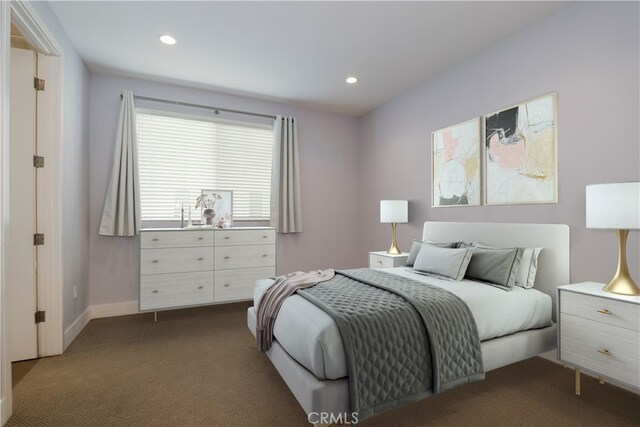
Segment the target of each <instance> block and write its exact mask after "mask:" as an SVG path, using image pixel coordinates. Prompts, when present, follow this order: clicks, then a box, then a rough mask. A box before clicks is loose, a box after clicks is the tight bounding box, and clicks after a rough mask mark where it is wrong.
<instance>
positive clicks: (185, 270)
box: [140, 227, 276, 311]
mask: <svg viewBox="0 0 640 427" xmlns="http://www.w3.org/2000/svg"><path fill="white" fill-rule="evenodd" d="M275 274H276V232H275V229H274V228H270V227H247V228H231V229H201V228H183V229H179V228H178V229H176V228H165V229H162V228H160V229H143V230H142V232H141V240H140V310H141V311H145V310H162V309H169V308H177V307H187V306H194V305H202V304H212V303H218V302H231V301H241V300H248V299H251V298H252V297H253V288H254V285H255V282H256V280H258V279H263V278H268V277H273V276H275Z"/></svg>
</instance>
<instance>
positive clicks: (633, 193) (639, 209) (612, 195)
mask: <svg viewBox="0 0 640 427" xmlns="http://www.w3.org/2000/svg"><path fill="white" fill-rule="evenodd" d="M587 228H606V229H615V230H638V229H640V182H625V183H620V184H595V185H587Z"/></svg>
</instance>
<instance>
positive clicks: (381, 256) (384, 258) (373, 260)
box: [369, 251, 409, 268]
mask: <svg viewBox="0 0 640 427" xmlns="http://www.w3.org/2000/svg"><path fill="white" fill-rule="evenodd" d="M408 257H409V253H407V252H402V253H401V254H400V255H390V254H388V253H387V252H386V251H381V252H369V268H392V267H402V266H404V265H407V258H408Z"/></svg>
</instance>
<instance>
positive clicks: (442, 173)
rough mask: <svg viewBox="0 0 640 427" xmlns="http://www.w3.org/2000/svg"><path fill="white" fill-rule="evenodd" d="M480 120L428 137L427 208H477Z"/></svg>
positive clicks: (469, 121)
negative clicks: (429, 188) (429, 200)
mask: <svg viewBox="0 0 640 427" xmlns="http://www.w3.org/2000/svg"><path fill="white" fill-rule="evenodd" d="M480 139H481V138H480V119H479V118H475V119H471V120H468V121H466V122H464V123H460V124H457V125H454V126H451V127H448V128H446V129H440V130H437V131H435V132H433V133H432V134H431V164H432V168H431V170H432V177H431V178H432V179H431V206H433V207H442V206H479V205H480Z"/></svg>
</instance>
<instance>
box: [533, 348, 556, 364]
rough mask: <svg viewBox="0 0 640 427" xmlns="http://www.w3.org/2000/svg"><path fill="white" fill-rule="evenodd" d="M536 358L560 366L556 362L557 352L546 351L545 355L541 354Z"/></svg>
mask: <svg viewBox="0 0 640 427" xmlns="http://www.w3.org/2000/svg"><path fill="white" fill-rule="evenodd" d="M538 356H539V357H542V358H543V359H547V360H550V361H551V362H554V363H558V364H561V363H560V361H559V360H558V350H551V351H547V352H546V353H542V354H540V355H538Z"/></svg>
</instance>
